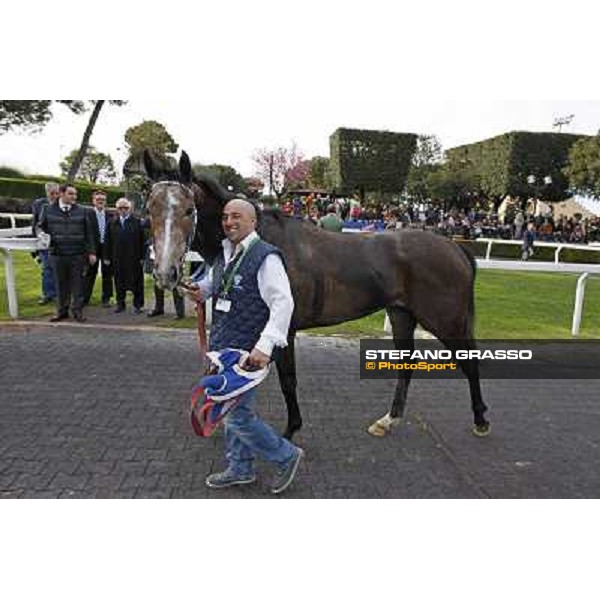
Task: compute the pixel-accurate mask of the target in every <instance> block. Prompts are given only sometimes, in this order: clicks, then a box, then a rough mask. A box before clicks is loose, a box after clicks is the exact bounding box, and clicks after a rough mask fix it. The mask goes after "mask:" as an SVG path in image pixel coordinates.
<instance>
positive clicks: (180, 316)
mask: <svg viewBox="0 0 600 600" xmlns="http://www.w3.org/2000/svg"><path fill="white" fill-rule="evenodd" d="M173 318H174V319H175V320H176V321H181V319H185V315H175V317H173Z"/></svg>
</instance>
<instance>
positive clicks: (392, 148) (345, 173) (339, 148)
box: [329, 128, 417, 194]
mask: <svg viewBox="0 0 600 600" xmlns="http://www.w3.org/2000/svg"><path fill="white" fill-rule="evenodd" d="M329 146H330V154H331V158H330V172H331V178H332V184H333V186H334V187H335V189H336V191H337V192H338V193H339V192H345V193H355V192H356V191H357V190H358V191H360V192H361V193H362V192H377V193H394V194H400V193H401V192H402V190H403V189H404V186H405V184H406V179H407V176H408V171H409V169H410V164H411V160H412V157H413V154H414V152H415V150H416V147H417V136H416V135H415V134H413V133H394V132H391V131H371V130H365V129H345V128H341V129H337V130H336V131H335V132H334V133H333V134H332V135H331V137H330V138H329Z"/></svg>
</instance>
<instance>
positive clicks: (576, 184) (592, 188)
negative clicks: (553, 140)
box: [563, 135, 600, 197]
mask: <svg viewBox="0 0 600 600" xmlns="http://www.w3.org/2000/svg"><path fill="white" fill-rule="evenodd" d="M563 172H564V174H565V175H566V176H567V177H568V178H569V188H570V189H571V190H573V191H575V192H578V193H580V194H585V195H588V194H589V195H592V196H596V197H600V135H596V136H594V137H591V138H587V139H581V140H579V141H577V142H575V143H574V144H573V146H571V150H570V151H569V161H568V163H567V166H566V167H565V168H564V171H563Z"/></svg>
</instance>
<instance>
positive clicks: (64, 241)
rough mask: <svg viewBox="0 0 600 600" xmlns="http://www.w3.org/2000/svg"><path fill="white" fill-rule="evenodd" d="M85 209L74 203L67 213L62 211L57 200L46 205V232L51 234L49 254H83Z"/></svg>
mask: <svg viewBox="0 0 600 600" xmlns="http://www.w3.org/2000/svg"><path fill="white" fill-rule="evenodd" d="M85 211H86V209H85V208H83V207H81V206H78V205H77V204H74V205H73V206H72V207H71V210H70V211H69V212H68V213H63V212H62V211H61V209H60V207H59V205H58V202H55V203H54V204H49V205H48V206H46V215H47V216H46V218H47V221H48V233H49V234H50V236H51V238H52V239H51V242H50V254H57V255H59V256H76V255H79V254H85V252H86V250H87V247H86V242H87V240H86V219H87V215H86V212H85Z"/></svg>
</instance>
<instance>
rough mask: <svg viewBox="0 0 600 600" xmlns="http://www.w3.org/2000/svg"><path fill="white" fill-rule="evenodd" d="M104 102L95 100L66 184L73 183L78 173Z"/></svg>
mask: <svg viewBox="0 0 600 600" xmlns="http://www.w3.org/2000/svg"><path fill="white" fill-rule="evenodd" d="M105 102H106V100H96V105H95V106H94V110H93V111H92V115H91V116H90V120H89V122H88V124H87V127H86V128H85V133H84V134H83V139H82V140H81V146H80V147H79V152H78V153H77V156H76V157H75V160H74V161H73V164H72V165H71V168H70V169H69V173H68V175H67V183H73V181H74V180H75V177H76V175H77V173H78V172H79V167H81V163H82V162H83V159H84V158H85V154H86V152H87V150H88V147H89V145H90V138H91V137H92V131H93V130H94V126H95V125H96V121H97V120H98V115H99V114H100V111H101V110H102V105H103V104H104V103H105Z"/></svg>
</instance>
